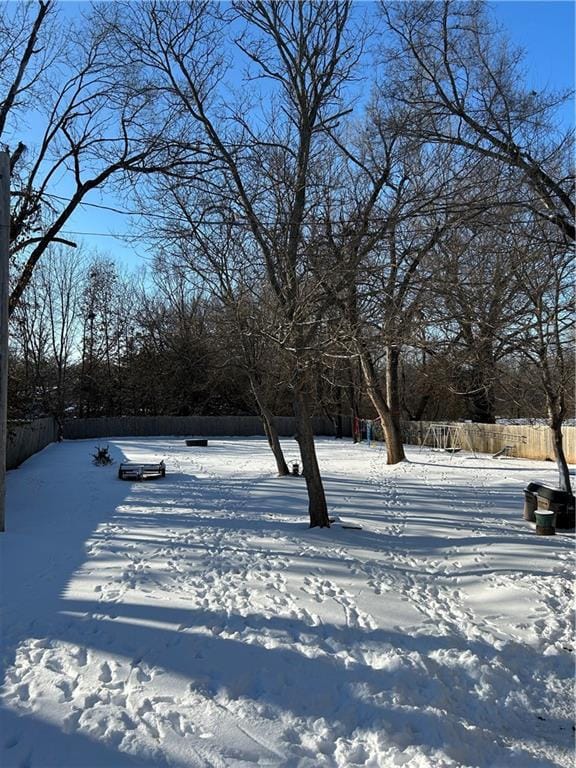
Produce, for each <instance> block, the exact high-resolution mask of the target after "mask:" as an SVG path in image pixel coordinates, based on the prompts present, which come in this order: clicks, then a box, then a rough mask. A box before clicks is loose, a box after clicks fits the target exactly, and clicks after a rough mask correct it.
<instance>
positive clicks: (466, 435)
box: [402, 421, 576, 464]
mask: <svg viewBox="0 0 576 768" xmlns="http://www.w3.org/2000/svg"><path fill="white" fill-rule="evenodd" d="M442 426H443V425H439V424H437V423H436V422H430V421H408V422H404V423H403V425H402V429H403V433H404V441H405V442H406V443H408V444H409V445H422V444H424V445H428V446H431V447H434V439H435V434H436V435H437V433H438V428H439V427H440V428H441V427H442ZM445 426H450V427H451V428H453V429H451V430H450V439H451V440H452V441H459V442H460V443H461V445H452V446H450V447H453V448H462V449H464V450H469V449H470V448H472V450H474V451H476V452H477V453H491V454H494V453H497V452H498V451H501V450H502V449H503V448H504V446H506V445H509V446H511V452H510V453H511V455H512V456H517V457H518V458H521V459H541V460H546V459H550V460H552V459H553V458H554V449H553V446H552V432H551V430H550V428H549V427H548V426H546V425H544V424H542V425H540V424H467V423H465V424H463V423H461V422H450V424H449V425H445ZM434 427H436V430H435V429H434ZM562 435H563V438H564V452H565V454H566V459H567V461H568V463H569V464H576V427H572V426H565V427H564V428H563V429H562Z"/></svg>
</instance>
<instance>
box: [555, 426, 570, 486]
mask: <svg viewBox="0 0 576 768" xmlns="http://www.w3.org/2000/svg"><path fill="white" fill-rule="evenodd" d="M562 421H563V419H562V416H560V415H557V414H555V415H553V416H551V418H550V429H551V430H552V445H553V447H554V458H555V459H556V466H557V467H558V487H559V488H560V490H562V491H567V492H568V493H572V485H571V482H570V470H569V469H568V462H567V461H566V454H565V453H564V440H563V437H562Z"/></svg>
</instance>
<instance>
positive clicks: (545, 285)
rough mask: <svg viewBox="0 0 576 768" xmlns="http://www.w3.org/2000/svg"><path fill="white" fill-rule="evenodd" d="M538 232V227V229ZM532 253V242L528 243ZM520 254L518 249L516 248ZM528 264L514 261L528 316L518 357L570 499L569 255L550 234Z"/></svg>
mask: <svg viewBox="0 0 576 768" xmlns="http://www.w3.org/2000/svg"><path fill="white" fill-rule="evenodd" d="M538 229H539V227H538ZM529 242H530V243H531V246H532V247H533V248H534V236H532V237H530V238H529ZM517 248H521V243H518V244H517ZM533 256H534V257H533V258H532V259H531V260H530V261H527V260H526V259H523V258H521V257H517V258H516V261H515V266H516V271H517V275H518V279H519V281H520V282H521V284H522V285H523V286H524V295H525V296H526V298H527V300H528V302H529V307H530V310H531V315H530V316H529V317H528V318H527V319H526V320H525V321H524V323H519V325H520V328H519V336H520V343H519V346H518V352H519V353H520V356H521V357H523V358H524V359H525V360H527V361H529V362H530V363H533V367H531V368H530V373H531V375H532V376H533V382H532V383H533V386H535V387H537V388H539V389H540V390H541V391H542V392H543V394H544V396H545V402H546V408H547V411H548V421H549V425H550V429H551V431H552V442H553V446H554V457H555V459H556V463H557V465H558V473H559V485H560V488H561V489H562V490H564V491H568V492H569V493H571V490H572V489H571V483H570V472H569V468H568V463H567V461H566V455H565V453H564V446H563V437H562V424H563V422H564V420H565V418H566V416H567V402H568V396H569V392H572V393H573V392H574V384H575V382H574V355H573V341H574V311H573V306H574V281H573V268H574V261H573V254H572V252H571V249H562V250H559V249H558V246H557V244H555V243H554V240H553V238H552V237H551V235H550V233H549V234H548V237H546V233H545V232H544V233H543V237H542V240H541V242H540V247H539V249H538V251H537V253H534V254H533Z"/></svg>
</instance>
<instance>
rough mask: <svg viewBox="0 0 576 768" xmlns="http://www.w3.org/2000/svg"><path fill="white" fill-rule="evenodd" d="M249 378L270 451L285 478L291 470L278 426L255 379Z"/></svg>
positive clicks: (280, 473)
mask: <svg viewBox="0 0 576 768" xmlns="http://www.w3.org/2000/svg"><path fill="white" fill-rule="evenodd" d="M248 376H249V378H250V386H251V388H252V394H253V395H254V399H255V400H256V405H257V406H258V410H259V411H260V418H261V419H262V425H263V427H264V433H265V434H266V439H267V440H268V445H269V446H270V449H271V451H272V453H273V454H274V459H275V460H276V468H277V470H278V476H279V477H284V476H286V475H289V474H290V470H289V469H288V465H287V464H286V459H285V458H284V453H283V451H282V446H281V445H280V438H279V437H278V430H277V429H276V425H275V424H274V418H273V416H272V414H271V413H270V410H269V409H268V408H267V407H266V406H265V405H264V403H263V401H262V398H261V397H260V395H259V393H258V388H257V386H256V383H255V381H254V379H253V377H252V376H251V375H250V374H248Z"/></svg>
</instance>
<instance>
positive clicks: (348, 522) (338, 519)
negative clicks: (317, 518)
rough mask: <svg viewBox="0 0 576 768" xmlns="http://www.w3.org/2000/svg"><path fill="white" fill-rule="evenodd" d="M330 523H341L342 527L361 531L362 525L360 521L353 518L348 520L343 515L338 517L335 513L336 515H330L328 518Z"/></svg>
mask: <svg viewBox="0 0 576 768" xmlns="http://www.w3.org/2000/svg"><path fill="white" fill-rule="evenodd" d="M328 521H329V523H330V525H339V526H340V528H350V529H351V530H355V531H361V530H362V526H361V525H359V524H358V523H355V522H353V521H352V520H346V519H343V518H341V517H338V515H335V516H334V517H330V518H329V519H328Z"/></svg>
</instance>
